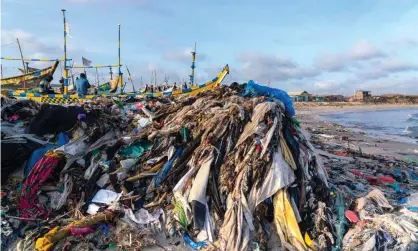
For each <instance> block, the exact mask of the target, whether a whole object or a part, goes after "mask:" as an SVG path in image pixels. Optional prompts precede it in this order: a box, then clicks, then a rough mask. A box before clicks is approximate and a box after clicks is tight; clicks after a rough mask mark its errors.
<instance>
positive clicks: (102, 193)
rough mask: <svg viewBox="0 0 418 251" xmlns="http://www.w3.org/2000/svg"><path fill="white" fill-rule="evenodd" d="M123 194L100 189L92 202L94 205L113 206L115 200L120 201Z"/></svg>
mask: <svg viewBox="0 0 418 251" xmlns="http://www.w3.org/2000/svg"><path fill="white" fill-rule="evenodd" d="M121 195H122V194H120V193H116V192H113V191H110V190H105V189H100V190H99V191H98V192H97V193H96V195H94V197H93V199H92V200H91V201H92V202H94V203H103V204H108V205H109V204H111V203H112V202H114V201H115V200H119V198H120V196H121Z"/></svg>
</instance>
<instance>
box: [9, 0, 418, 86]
mask: <svg viewBox="0 0 418 251" xmlns="http://www.w3.org/2000/svg"><path fill="white" fill-rule="evenodd" d="M62 8H65V9H66V10H67V19H68V23H69V26H70V30H71V36H72V37H71V38H69V39H68V48H69V57H70V58H73V59H74V60H75V63H76V64H81V56H84V57H86V58H88V59H89V60H91V61H92V62H93V64H115V63H117V27H118V24H121V25H122V49H121V50H122V64H123V65H127V66H128V67H129V68H130V71H131V72H132V73H133V74H134V81H135V83H136V85H139V83H140V81H139V79H140V77H141V76H142V77H143V81H144V83H145V82H147V81H149V80H150V77H151V72H152V71H153V70H156V71H157V76H158V80H157V81H158V82H162V81H163V80H164V77H165V76H168V77H169V80H170V81H177V82H178V81H182V80H183V79H187V78H188V74H190V64H191V62H190V60H191V59H190V51H191V49H192V47H193V44H194V42H197V52H198V54H197V62H196V65H197V69H196V74H197V80H198V81H199V82H201V81H205V80H208V79H212V78H213V77H214V76H215V75H216V74H217V73H218V72H219V71H220V70H221V69H222V67H223V66H224V65H225V64H227V63H228V64H229V65H230V67H231V74H230V76H229V77H228V78H227V79H226V83H229V82H232V81H239V82H247V81H248V80H250V79H254V80H256V81H257V82H259V83H262V84H267V83H268V82H269V81H270V83H271V86H274V87H278V88H282V89H285V90H289V91H294V90H302V89H304V90H308V91H311V92H314V93H344V94H351V93H352V92H353V91H354V90H356V89H367V90H371V91H373V92H375V93H414V94H418V57H417V55H418V32H417V27H418V2H417V1H414V0H363V1H360V0H358V1H352V0H351V1H348V0H339V1H331V0H330V1H320V0H318V1H308V0H305V1H282V0H276V1H263V0H259V1H249V0H241V1H232V0H231V1H218V0H214V1H188V0H184V1H183V0H179V1H168V0H165V1H157V0H61V1H58V0H55V1H53V0H40V1H33V0H3V1H2V9H1V13H2V20H1V21H2V22H1V24H2V26H1V31H2V36H1V37H2V42H1V43H2V45H3V46H2V47H1V49H2V51H1V54H2V56H11V57H18V56H19V51H18V49H17V46H16V45H15V44H11V45H7V44H9V43H12V42H14V41H15V39H16V37H18V38H19V39H20V40H21V44H22V47H23V53H24V56H25V57H49V58H57V57H62V35H63V31H62V26H63V24H62V13H61V11H60V10H61V9H62ZM26 17H27V18H26ZM2 63H3V67H4V75H14V74H16V73H17V69H16V68H17V67H20V66H21V65H20V63H19V62H11V61H3V62H2ZM31 65H32V66H33V67H45V64H42V63H31ZM88 73H89V76H90V77H91V78H93V79H94V74H93V70H90V72H88ZM99 75H100V78H101V80H102V79H104V78H107V77H108V70H107V69H103V70H99ZM125 75H126V74H125ZM60 76H61V70H60V69H59V70H58V71H57V73H56V75H55V79H58V78H59V77H60Z"/></svg>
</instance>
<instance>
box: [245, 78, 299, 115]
mask: <svg viewBox="0 0 418 251" xmlns="http://www.w3.org/2000/svg"><path fill="white" fill-rule="evenodd" d="M242 96H244V97H258V96H266V97H270V98H275V99H278V100H280V101H281V102H283V104H284V107H285V108H286V114H287V115H288V116H289V117H293V116H295V108H293V103H292V99H291V98H290V96H289V94H287V92H285V91H283V90H280V89H276V88H272V87H268V86H262V85H258V84H256V83H255V82H254V81H253V80H250V81H249V82H248V84H247V86H246V87H245V90H244V91H243V93H242Z"/></svg>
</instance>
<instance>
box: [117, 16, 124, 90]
mask: <svg viewBox="0 0 418 251" xmlns="http://www.w3.org/2000/svg"><path fill="white" fill-rule="evenodd" d="M118 26H119V30H118V65H119V81H120V82H119V83H120V84H119V87H120V88H121V89H120V93H123V86H122V85H123V81H122V71H121V70H120V67H121V64H120V24H119V25H118Z"/></svg>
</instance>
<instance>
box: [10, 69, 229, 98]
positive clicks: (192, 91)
mask: <svg viewBox="0 0 418 251" xmlns="http://www.w3.org/2000/svg"><path fill="white" fill-rule="evenodd" d="M228 74H229V66H228V65H226V66H225V67H224V68H223V70H222V72H221V73H219V74H218V76H217V77H216V78H214V79H212V80H210V81H208V82H207V83H205V84H200V85H196V86H193V87H191V88H187V89H178V90H173V91H163V92H154V93H145V92H127V93H120V94H118V93H117V91H116V92H115V93H112V92H108V93H102V94H98V95H90V94H88V95H78V94H67V95H65V94H40V93H29V92H24V91H8V92H7V93H4V94H6V95H7V96H9V97H14V98H18V99H31V100H35V101H38V102H42V103H49V104H70V103H76V102H89V101H92V100H94V99H96V98H98V97H101V98H106V97H108V98H111V97H119V98H127V97H137V98H140V97H144V96H145V97H162V96H165V95H173V96H179V95H191V96H196V95H197V94H199V93H201V92H205V91H209V90H212V89H214V88H218V87H219V86H220V85H221V83H222V81H223V80H224V79H225V77H226V76H227V75H228ZM119 81H120V78H116V79H115V80H114V81H113V82H112V83H111V90H112V91H115V90H114V89H113V87H115V86H118V84H119V83H118V82H119Z"/></svg>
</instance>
